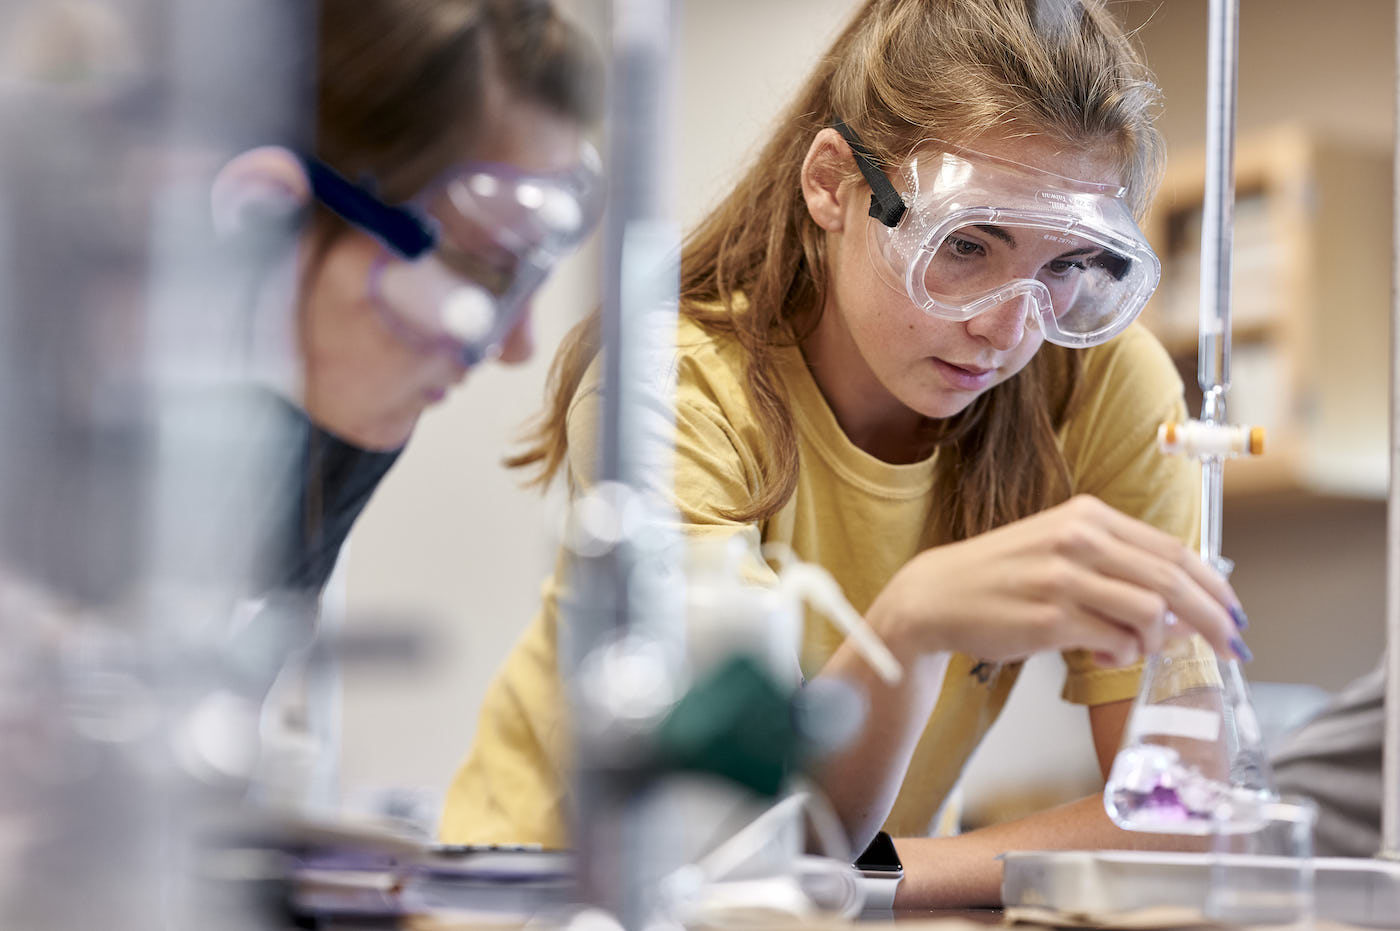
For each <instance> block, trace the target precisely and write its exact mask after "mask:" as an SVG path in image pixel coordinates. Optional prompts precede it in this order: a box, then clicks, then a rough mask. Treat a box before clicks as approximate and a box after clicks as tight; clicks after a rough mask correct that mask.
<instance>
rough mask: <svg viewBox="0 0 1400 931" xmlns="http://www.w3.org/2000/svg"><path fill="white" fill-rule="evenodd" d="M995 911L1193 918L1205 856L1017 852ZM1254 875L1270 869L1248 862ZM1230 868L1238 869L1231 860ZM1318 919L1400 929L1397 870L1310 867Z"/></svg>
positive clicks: (1200, 898) (1387, 866)
mask: <svg viewBox="0 0 1400 931" xmlns="http://www.w3.org/2000/svg"><path fill="white" fill-rule="evenodd" d="M1004 859H1005V872H1004V873H1003V876H1002V882H1001V894H1002V903H1003V905H1004V906H1005V907H1006V908H1007V909H1012V908H1037V909H1043V910H1046V911H1049V912H1053V913H1056V914H1058V915H1062V916H1066V917H1068V916H1079V917H1083V916H1118V917H1122V916H1126V915H1128V914H1131V913H1133V912H1139V911H1143V910H1146V909H1154V910H1161V909H1171V910H1173V911H1178V910H1194V911H1195V912H1196V913H1198V914H1199V912H1200V911H1201V909H1202V908H1203V906H1204V903H1205V901H1206V895H1207V893H1208V892H1209V890H1210V878H1211V861H1212V860H1213V859H1214V856H1213V855H1212V854H1208V853H1175V852H1158V851H1140V850H1050V851H1016V852H1012V853H1008V854H1006V856H1005V858H1004ZM1253 859H1255V860H1257V861H1259V869H1260V870H1261V871H1267V870H1268V869H1269V861H1270V860H1273V861H1274V862H1275V863H1277V862H1278V859H1279V858H1269V857H1255V858H1253ZM1232 862H1236V863H1238V862H1239V858H1238V855H1236V857H1235V858H1234V860H1233V861H1232ZM1313 866H1314V887H1315V894H1316V903H1317V904H1316V910H1317V918H1318V919H1319V920H1325V921H1335V922H1339V923H1341V924H1348V925H1356V926H1359V927H1364V928H1400V863H1398V862H1393V861H1389V860H1362V859H1350V858H1343V857H1317V858H1314V859H1313Z"/></svg>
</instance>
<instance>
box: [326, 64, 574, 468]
mask: <svg viewBox="0 0 1400 931" xmlns="http://www.w3.org/2000/svg"><path fill="white" fill-rule="evenodd" d="M486 104H487V105H486V107H485V108H484V117H485V119H484V120H483V121H482V131H481V132H480V133H478V134H477V135H478V139H479V140H480V141H479V142H478V143H477V144H476V145H475V146H473V147H472V149H471V151H469V152H464V153H463V159H464V161H479V162H493V163H497V164H503V165H509V166H513V167H515V168H517V169H519V170H521V171H524V172H532V173H552V172H560V171H565V170H567V169H570V168H572V167H573V166H574V162H575V160H576V159H577V158H578V153H579V151H580V144H581V142H582V131H581V129H580V128H579V127H578V126H577V124H575V123H574V122H573V121H572V120H569V119H568V118H566V117H562V116H559V115H557V114H555V113H553V112H552V111H550V110H547V109H545V108H543V107H540V106H539V105H536V104H533V103H531V102H529V101H524V100H519V99H509V98H507V97H506V96H505V95H504V94H501V93H500V92H499V90H497V92H496V93H495V94H494V95H493V94H488V100H487V102H486ZM453 232H455V231H451V230H449V231H448V234H449V235H452V233H453ZM458 238H459V239H460V236H459V237H458ZM454 246H456V247H457V248H459V249H466V248H467V247H468V246H470V243H461V242H456V243H454ZM382 256H383V248H382V247H381V246H380V245H379V243H378V242H376V241H375V240H374V239H373V238H372V237H370V236H369V235H368V234H366V233H363V232H360V231H353V232H350V233H347V234H345V235H343V236H341V237H340V238H339V239H337V240H336V241H335V243H334V244H333V245H332V246H331V248H330V250H329V251H328V252H327V254H326V255H325V257H324V260H323V263H322V265H321V267H320V269H319V270H318V273H317V274H316V275H315V277H314V279H313V281H312V282H311V285H310V289H309V293H308V294H307V300H306V306H305V310H304V313H303V318H302V326H301V339H302V349H303V354H304V357H305V362H306V366H305V378H306V384H305V398H304V404H305V407H306V411H307V413H308V414H309V415H310V416H311V418H312V419H313V420H314V421H315V422H316V423H317V424H319V425H320V426H322V427H324V428H325V429H327V430H330V431H331V432H332V433H335V434H336V435H337V436H340V437H341V438H343V439H345V440H348V441H349V442H351V443H354V444H356V445H359V446H363V447H365V448H368V449H393V448H396V447H398V446H401V445H403V444H404V443H405V442H406V441H407V440H408V437H409V434H410V433H411V432H412V430H413V427H414V425H415V424H416V423H417V421H418V417H419V416H420V415H421V414H422V413H423V411H424V410H425V409H426V408H427V407H429V406H430V405H433V404H436V403H438V402H439V401H442V400H443V399H444V398H445V397H446V396H447V393H448V392H449V391H450V390H451V389H452V388H453V387H455V386H456V385H458V384H460V383H461V382H462V381H463V379H465V378H466V376H467V371H468V369H467V367H466V366H464V365H463V363H462V361H461V357H460V353H459V352H457V351H455V350H454V349H453V348H452V347H451V346H450V345H444V344H442V343H434V342H432V341H424V340H418V339H413V338H409V337H410V336H411V334H410V333H409V332H408V330H407V329H406V327H405V325H404V324H403V322H402V321H397V320H395V319H392V318H391V317H389V316H387V315H386V313H385V308H384V307H383V306H382V305H380V306H376V305H375V304H374V303H373V302H372V298H371V294H372V289H371V287H370V284H369V282H370V276H371V272H372V269H373V268H374V266H375V264H376V263H377V262H378V261H380V260H381V258H382ZM483 260H489V257H483ZM530 318H531V308H530V307H529V305H528V303H527V305H526V306H525V307H524V308H523V310H522V311H521V313H520V315H519V317H518V318H517V321H516V323H515V325H514V327H513V329H512V330H511V331H510V333H509V334H508V335H507V337H506V339H505V341H504V343H503V344H502V346H501V350H500V354H499V356H498V358H499V360H500V361H501V362H504V363H507V364H516V363H520V362H523V361H525V360H526V359H528V358H530V356H531V354H532V352H533V349H534V337H533V332H532V323H531V319H530Z"/></svg>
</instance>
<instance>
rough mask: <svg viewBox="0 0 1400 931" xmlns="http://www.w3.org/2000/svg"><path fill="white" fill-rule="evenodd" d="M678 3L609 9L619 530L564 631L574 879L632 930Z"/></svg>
mask: <svg viewBox="0 0 1400 931" xmlns="http://www.w3.org/2000/svg"><path fill="white" fill-rule="evenodd" d="M674 8H675V4H674V0H614V2H613V3H612V7H611V39H612V41H611V73H610V85H609V108H608V145H607V150H608V151H607V156H608V161H609V172H608V175H609V204H608V212H607V216H606V219H605V223H604V234H605V240H604V249H605V254H604V268H603V275H602V296H603V305H602V316H601V332H600V336H601V347H602V349H601V352H602V357H603V358H602V362H603V376H602V397H601V401H602V412H601V424H600V430H601V435H600V438H599V439H600V444H599V462H598V473H597V484H596V485H595V486H594V489H592V490H591V492H590V496H592V497H593V501H592V502H589V503H590V504H597V505H600V506H601V508H602V510H603V511H605V512H607V513H608V514H609V516H610V520H609V521H605V523H611V524H612V526H613V529H614V530H615V531H616V532H615V533H605V534H603V538H601V539H603V542H604V543H605V545H604V546H602V547H600V548H599V551H598V552H595V553H591V554H584V553H577V554H576V556H577V557H578V558H576V559H575V560H574V569H573V577H572V582H571V585H572V588H573V591H574V601H573V604H572V605H570V606H569V607H568V610H566V611H565V612H564V613H563V621H564V622H565V624H566V629H565V630H563V631H561V633H560V642H561V650H560V656H561V659H562V662H563V664H564V667H563V672H564V674H565V675H566V676H567V677H568V679H569V682H568V688H569V689H570V690H571V694H572V698H573V702H572V705H573V713H574V718H575V720H574V749H575V764H576V765H575V774H574V788H575V814H574V841H575V846H576V849H577V851H578V864H579V874H580V875H579V879H580V891H581V894H582V896H583V898H584V899H585V900H586V901H588V902H590V903H592V904H595V905H599V906H602V907H603V908H605V909H607V910H608V911H610V912H612V913H613V914H614V915H615V916H616V917H617V918H618V920H619V921H620V922H621V923H622V924H623V926H624V927H626V928H629V929H634V928H640V927H642V926H643V925H644V924H646V923H648V922H649V921H650V920H651V917H652V914H653V911H654V900H653V895H654V892H655V888H654V887H655V883H654V882H653V880H654V878H655V876H656V871H657V869H658V868H660V867H661V866H662V865H664V864H665V863H666V861H667V857H666V856H665V855H664V853H661V854H660V855H659V856H658V853H659V852H661V851H662V849H663V848H664V847H665V846H666V843H667V841H666V836H667V835H666V826H665V824H664V823H661V822H662V821H663V820H664V819H658V818H656V817H654V815H653V816H652V817H648V816H647V814H646V811H645V809H644V807H643V805H642V804H641V802H642V799H644V798H645V797H647V796H648V794H649V791H650V788H651V787H652V785H653V783H654V782H655V781H656V780H657V779H659V778H660V777H659V776H658V775H657V774H655V773H649V772H646V771H642V770H641V769H640V767H641V766H643V765H644V764H642V763H640V762H638V760H640V759H641V757H640V756H639V757H637V758H636V759H633V758H632V757H630V756H629V754H628V752H627V749H626V748H628V747H635V746H637V745H638V743H639V742H644V741H645V738H646V729H647V728H648V727H649V726H650V723H651V721H652V718H651V716H650V713H651V712H653V711H659V710H661V709H662V707H663V706H664V705H665V703H666V702H667V700H668V698H669V695H668V693H667V689H668V688H669V687H670V686H671V684H672V682H671V679H672V678H673V677H672V676H670V675H669V668H668V666H667V663H666V661H665V649H664V647H663V648H662V649H660V650H658V649H656V647H658V646H662V645H663V644H665V643H667V642H669V641H673V640H674V639H675V637H676V636H678V635H679V634H680V631H679V629H677V630H670V629H669V628H671V627H676V628H679V625H678V624H672V623H671V612H670V611H668V610H667V608H666V607H665V606H664V605H663V602H664V601H665V600H666V599H667V597H668V595H674V592H673V591H672V592H670V593H668V592H666V591H665V588H666V586H667V585H669V586H670V587H671V588H672V589H674V588H675V582H674V581H672V580H671V579H670V576H669V575H668V562H667V561H668V559H669V558H670V556H668V555H667V554H666V553H665V552H664V550H665V547H664V545H662V543H661V539H662V537H664V531H659V530H658V528H660V527H662V526H664V523H665V518H664V516H663V515H661V514H660V513H659V507H658V505H657V503H656V502H655V501H654V500H652V499H651V498H650V496H649V495H648V490H649V489H656V488H665V487H669V468H670V458H669V446H668V448H667V450H665V451H662V450H660V449H658V448H657V446H658V444H657V440H658V438H659V437H662V436H664V437H665V442H666V443H667V444H669V443H670V442H671V441H670V436H669V433H668V432H667V431H665V429H664V424H665V423H666V422H668V421H669V420H670V419H671V418H670V417H668V414H669V410H670V405H669V399H668V398H666V397H665V396H664V395H665V391H666V390H667V386H666V384H665V383H664V380H661V381H658V380H657V378H656V375H657V372H658V371H661V372H664V371H667V369H666V368H665V367H660V368H658V364H657V363H658V362H661V361H663V359H662V357H661V356H660V355H658V351H662V352H664V353H665V360H669V358H670V354H671V353H673V351H674V342H675V329H674V321H675V307H676V288H677V281H676V269H675V262H676V253H677V249H678V245H679V236H678V235H676V234H675V233H674V232H673V229H674V227H673V224H672V223H671V222H670V221H669V219H668V217H669V215H670V209H671V192H672V190H673V187H674V185H673V184H672V183H671V168H672V165H673V163H674V159H673V139H674V131H673V126H672V124H673V112H672V111H673V107H672V103H673V92H672V90H673V79H672V68H673V65H672V63H673V62H674V60H675V56H674V54H673V48H672V45H673V38H672V37H673V23H674ZM668 318H669V320H670V326H669V328H668V327H667V324H666V321H667V319H668ZM658 417H660V418H661V420H660V421H659V422H658V421H656V420H655V419H656V418H658ZM648 420H651V421H652V422H650V423H648V422H647V421H648ZM658 426H660V427H661V429H659V430H658ZM649 428H650V429H649ZM576 510H579V511H582V510H587V508H586V507H585V508H577V509H576ZM643 538H645V539H643ZM585 717H588V718H589V720H583V719H584V718H585Z"/></svg>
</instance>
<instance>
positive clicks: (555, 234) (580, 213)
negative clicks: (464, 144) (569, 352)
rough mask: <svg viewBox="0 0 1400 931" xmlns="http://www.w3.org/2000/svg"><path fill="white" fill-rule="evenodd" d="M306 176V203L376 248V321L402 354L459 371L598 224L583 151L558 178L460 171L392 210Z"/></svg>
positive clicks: (323, 170)
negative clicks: (402, 346)
mask: <svg viewBox="0 0 1400 931" xmlns="http://www.w3.org/2000/svg"><path fill="white" fill-rule="evenodd" d="M306 167H307V174H308V176H309V177H310V179H311V188H312V192H313V194H314V195H315V197H316V199H317V200H319V201H320V202H321V203H323V204H325V205H326V207H328V208H329V209H330V210H332V211H334V212H335V213H336V214H338V215H339V216H341V217H342V218H343V219H345V220H346V221H347V222H349V223H351V224H352V225H354V226H355V227H357V228H359V229H360V230H363V231H364V232H366V233H368V234H370V235H371V236H373V237H374V238H375V239H377V240H378V241H379V243H380V244H381V245H382V246H383V247H384V251H383V253H382V254H381V255H380V257H379V258H378V260H377V261H376V262H375V265H374V267H373V269H372V270H371V272H370V281H369V290H370V299H371V303H372V304H373V305H374V306H375V307H376V308H377V309H378V310H379V311H380V314H381V316H382V318H383V319H384V321H385V323H386V324H387V325H388V326H389V327H390V329H391V330H393V332H394V333H395V334H396V335H397V336H398V337H399V338H400V339H401V340H403V341H404V342H405V343H407V344H409V345H410V346H411V347H412V348H414V349H417V350H421V351H426V350H431V349H442V350H444V351H449V352H453V353H456V354H458V355H459V357H460V360H461V362H462V364H463V365H466V366H471V365H475V364H476V363H478V362H480V361H482V360H484V359H487V358H490V357H491V356H493V355H495V354H496V353H498V352H499V351H500V347H501V344H502V342H503V341H504V340H505V338H506V337H507V335H509V333H510V332H511V329H512V328H513V327H514V326H515V324H516V322H517V320H518V318H519V315H520V313H521V312H522V311H523V310H524V308H525V307H526V306H527V304H528V300H529V298H530V296H531V295H532V294H533V293H534V291H535V290H536V289H537V288H538V287H539V286H540V285H541V284H542V283H543V282H544V280H545V279H546V278H547V277H549V274H550V272H551V271H553V270H554V268H555V266H557V265H558V263H559V261H560V260H561V259H563V258H564V257H565V256H567V255H568V254H570V253H571V252H573V251H574V250H575V249H577V248H578V246H579V244H580V243H582V241H583V240H584V239H585V238H586V237H587V236H588V234H589V233H590V232H591V231H592V229H593V227H594V226H595V225H596V224H597V221H598V219H599V217H600V216H601V214H602V199H603V198H602V170H601V164H600V162H599V159H598V154H597V152H595V151H594V150H593V148H592V147H591V146H587V145H584V146H582V147H581V149H580V152H579V157H578V159H577V161H576V162H575V164H574V166H573V168H572V169H570V170H568V171H564V172H557V173H550V174H535V173H529V172H524V171H521V170H519V169H517V168H515V167H514V166H511V165H504V164H495V163H486V162H474V163H468V164H466V165H463V166H461V167H459V168H457V169H455V170H453V171H452V172H451V173H450V174H449V175H447V176H446V177H445V178H443V179H442V180H440V181H438V182H437V183H435V184H432V185H430V186H429V187H428V188H427V190H426V191H424V192H423V193H422V194H420V195H419V196H418V197H415V198H414V199H413V200H411V201H409V202H407V203H403V204H395V205H389V204H386V203H384V202H383V201H381V200H379V198H377V197H376V196H375V195H374V194H372V193H371V192H370V191H369V190H367V189H366V188H364V187H362V186H360V185H356V184H354V183H352V182H350V181H348V180H347V179H345V178H344V177H342V176H340V175H339V174H337V173H336V172H335V171H334V170H332V169H331V168H329V167H328V166H326V165H324V164H322V163H320V162H318V161H315V160H307V162H306Z"/></svg>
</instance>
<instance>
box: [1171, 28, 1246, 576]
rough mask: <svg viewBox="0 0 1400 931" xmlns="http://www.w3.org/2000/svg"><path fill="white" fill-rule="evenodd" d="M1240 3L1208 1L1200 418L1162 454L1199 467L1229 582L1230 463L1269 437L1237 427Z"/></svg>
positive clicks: (1208, 527) (1218, 563) (1206, 527)
mask: <svg viewBox="0 0 1400 931" xmlns="http://www.w3.org/2000/svg"><path fill="white" fill-rule="evenodd" d="M1238 23H1239V16H1238V0H1211V3H1210V31H1209V35H1210V38H1209V55H1208V71H1207V77H1208V82H1207V83H1208V91H1207V96H1206V176H1205V195H1204V200H1203V204H1202V215H1201V314H1200V343H1199V348H1198V361H1197V371H1196V380H1197V383H1198V384H1199V385H1200V387H1201V416H1200V419H1199V420H1192V421H1187V422H1186V423H1184V424H1175V423H1167V424H1162V426H1161V427H1160V428H1159V429H1158V434H1157V436H1158V444H1159V446H1160V447H1161V449H1162V451H1163V452H1168V453H1178V454H1181V455H1186V456H1192V457H1194V458H1197V459H1200V461H1201V558H1202V559H1203V560H1205V561H1206V563H1208V564H1209V565H1211V566H1213V567H1215V568H1216V569H1218V570H1219V571H1220V572H1222V573H1223V574H1226V575H1228V574H1229V572H1230V570H1231V569H1232V568H1233V564H1232V563H1231V562H1230V561H1229V560H1228V559H1226V558H1225V557H1224V556H1222V555H1221V547H1220V529H1221V511H1222V508H1223V495H1224V465H1225V459H1227V458H1230V457H1232V456H1241V455H1258V454H1259V453H1261V452H1263V446H1264V431H1263V430H1262V429H1261V428H1258V427H1254V428H1251V427H1247V426H1238V425H1232V424H1231V423H1230V421H1229V419H1228V416H1227V409H1226V395H1227V394H1228V393H1229V390H1230V283H1231V282H1230V245H1231V238H1232V236H1233V232H1234V202H1235V182H1234V163H1235V75H1236V63H1235V57H1236V52H1237V48H1238V35H1237V31H1238Z"/></svg>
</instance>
